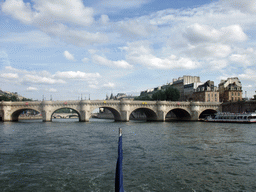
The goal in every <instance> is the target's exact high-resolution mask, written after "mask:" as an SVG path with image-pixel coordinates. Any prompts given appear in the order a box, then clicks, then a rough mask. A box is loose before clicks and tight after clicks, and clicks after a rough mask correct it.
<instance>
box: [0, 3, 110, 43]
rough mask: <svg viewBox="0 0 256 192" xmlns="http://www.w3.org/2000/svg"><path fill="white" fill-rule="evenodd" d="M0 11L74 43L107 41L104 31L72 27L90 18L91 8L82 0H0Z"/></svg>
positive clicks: (90, 20)
mask: <svg viewBox="0 0 256 192" xmlns="http://www.w3.org/2000/svg"><path fill="white" fill-rule="evenodd" d="M2 11H3V12H4V13H5V14H7V15H11V16H12V17H13V18H15V19H17V20H19V21H21V22H23V23H25V24H30V25H33V26H36V27H38V28H39V29H40V30H42V31H43V32H45V33H47V34H49V35H52V36H54V37H59V38H61V39H62V40H64V41H66V42H68V43H71V44H75V45H77V46H85V45H88V44H94V43H105V42H107V41H108V38H107V36H106V35H104V34H101V33H98V32H96V33H93V32H88V31H85V30H75V29H74V28H75V27H74V26H76V25H79V26H82V27H83V26H89V25H91V24H92V23H93V22H94V18H93V9H92V8H89V7H85V6H84V4H83V2H82V0H72V1H62V0H55V1H52V0H37V1H33V4H30V3H24V2H23V0H6V1H5V2H4V3H3V4H2ZM103 19H104V22H106V21H107V18H106V16H103ZM70 25H71V26H70ZM68 26H69V27H68Z"/></svg>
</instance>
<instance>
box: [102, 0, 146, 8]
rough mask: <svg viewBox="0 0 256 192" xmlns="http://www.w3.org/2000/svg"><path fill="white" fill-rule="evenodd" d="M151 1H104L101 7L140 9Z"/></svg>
mask: <svg viewBox="0 0 256 192" xmlns="http://www.w3.org/2000/svg"><path fill="white" fill-rule="evenodd" d="M150 1H151V0H107V1H106V0H103V1H102V3H101V5H103V6H104V7H107V8H118V9H130V8H138V7H140V6H142V5H144V4H147V3H149V2H150Z"/></svg>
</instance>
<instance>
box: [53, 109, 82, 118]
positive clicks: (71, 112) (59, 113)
mask: <svg viewBox="0 0 256 192" xmlns="http://www.w3.org/2000/svg"><path fill="white" fill-rule="evenodd" d="M57 119H74V121H77V120H79V121H81V116H80V114H79V112H78V111H77V110H75V109H72V108H69V107H67V108H59V109H57V110H55V111H54V112H53V113H52V115H51V121H53V120H57Z"/></svg>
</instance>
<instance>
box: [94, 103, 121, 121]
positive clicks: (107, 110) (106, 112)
mask: <svg viewBox="0 0 256 192" xmlns="http://www.w3.org/2000/svg"><path fill="white" fill-rule="evenodd" d="M97 108H99V109H103V110H102V111H101V110H99V113H98V116H97V118H99V119H114V120H115V121H121V120H122V118H121V114H120V113H119V112H118V111H117V110H116V109H114V108H111V107H106V106H102V107H97ZM97 108H95V109H97ZM95 109H94V110H95ZM94 110H93V111H94ZM91 117H92V116H91Z"/></svg>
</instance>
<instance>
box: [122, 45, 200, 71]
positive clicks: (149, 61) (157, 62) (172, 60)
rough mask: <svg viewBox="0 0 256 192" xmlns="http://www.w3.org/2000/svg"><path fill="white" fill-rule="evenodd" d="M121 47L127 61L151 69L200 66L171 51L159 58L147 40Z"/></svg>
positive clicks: (193, 67)
mask: <svg viewBox="0 0 256 192" xmlns="http://www.w3.org/2000/svg"><path fill="white" fill-rule="evenodd" d="M123 49H124V50H126V51H127V55H126V59H127V61H129V62H130V63H133V64H139V65H143V66H146V67H148V68H151V69H154V68H155V69H195V68H197V67H199V66H200V65H199V63H197V62H195V61H192V60H191V59H189V58H185V57H177V56H175V55H173V54H171V53H170V54H169V55H168V56H166V57H164V58H159V57H157V56H155V55H154V53H153V50H152V48H151V47H150V44H149V42H147V41H138V42H133V43H128V46H127V47H124V48H123Z"/></svg>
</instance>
